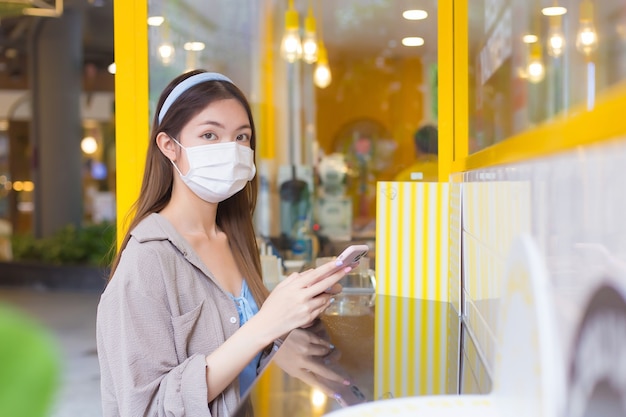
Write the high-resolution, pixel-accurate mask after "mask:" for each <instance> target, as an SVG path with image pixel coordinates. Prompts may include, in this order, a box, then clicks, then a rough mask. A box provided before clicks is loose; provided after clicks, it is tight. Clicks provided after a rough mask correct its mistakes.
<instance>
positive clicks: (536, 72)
mask: <svg viewBox="0 0 626 417" xmlns="http://www.w3.org/2000/svg"><path fill="white" fill-rule="evenodd" d="M526 75H527V76H528V81H530V82H531V83H533V84H537V83H539V82H541V81H542V80H543V77H544V76H545V75H546V68H545V66H544V65H543V60H542V59H541V46H539V44H538V43H534V44H532V48H531V51H530V58H529V60H528V67H527V69H526Z"/></svg>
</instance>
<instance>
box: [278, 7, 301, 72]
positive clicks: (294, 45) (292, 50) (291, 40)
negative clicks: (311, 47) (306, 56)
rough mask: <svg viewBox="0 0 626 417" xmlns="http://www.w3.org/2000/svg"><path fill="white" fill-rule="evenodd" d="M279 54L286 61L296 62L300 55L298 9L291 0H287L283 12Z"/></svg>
mask: <svg viewBox="0 0 626 417" xmlns="http://www.w3.org/2000/svg"><path fill="white" fill-rule="evenodd" d="M280 54H281V56H282V57H283V59H284V60H286V61H287V62H296V61H297V60H298V59H300V58H301V57H302V42H301V41H300V25H299V23H298V11H297V10H296V9H295V8H294V7H293V0H289V8H288V9H287V11H286V12H285V33H284V34H283V40H282V42H281V44H280Z"/></svg>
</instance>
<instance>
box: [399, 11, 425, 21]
mask: <svg viewBox="0 0 626 417" xmlns="http://www.w3.org/2000/svg"><path fill="white" fill-rule="evenodd" d="M402 17H404V18H405V19H406V20H423V19H426V18H427V17H428V13H427V12H426V10H417V9H416V10H405V11H403V12H402Z"/></svg>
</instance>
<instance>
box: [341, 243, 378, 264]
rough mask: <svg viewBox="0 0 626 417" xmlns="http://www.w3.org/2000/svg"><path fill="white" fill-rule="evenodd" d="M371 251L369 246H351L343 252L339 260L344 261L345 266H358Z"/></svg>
mask: <svg viewBox="0 0 626 417" xmlns="http://www.w3.org/2000/svg"><path fill="white" fill-rule="evenodd" d="M369 249H370V248H369V247H368V246H367V245H350V246H348V247H347V248H346V249H344V251H343V252H341V254H340V255H339V256H338V257H337V260H338V261H342V262H343V265H344V266H349V265H353V264H356V263H358V262H359V261H360V260H361V258H362V257H364V256H365V255H367V252H368V251H369Z"/></svg>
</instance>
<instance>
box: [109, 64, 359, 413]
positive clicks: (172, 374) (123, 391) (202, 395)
mask: <svg viewBox="0 0 626 417" xmlns="http://www.w3.org/2000/svg"><path fill="white" fill-rule="evenodd" d="M255 147H256V137H255V132H254V124H253V121H252V114H251V110H250V106H249V104H248V102H247V101H246V99H245V97H244V95H243V94H242V92H241V91H240V90H239V89H238V88H237V87H236V86H235V85H234V84H233V83H232V81H230V80H229V79H228V78H226V77H225V76H223V75H221V74H216V73H207V72H202V71H193V72H189V73H186V74H183V75H181V76H179V77H177V78H176V79H174V80H173V81H172V82H171V83H170V85H169V86H168V87H167V88H166V89H165V90H164V91H163V93H162V95H161V97H160V99H159V103H158V106H157V114H156V116H155V120H154V123H153V126H152V134H151V138H150V144H149V147H148V155H147V160H146V166H145V172H144V177H143V183H142V187H141V193H140V197H139V199H138V200H137V202H136V203H135V206H134V208H135V216H134V219H133V220H132V222H131V224H130V227H129V232H128V233H127V234H126V236H125V237H124V240H123V241H122V244H121V247H120V251H119V253H118V255H117V258H116V259H115V261H114V263H113V268H112V271H111V277H110V280H109V283H108V285H107V288H106V290H105V291H104V293H103V294H102V297H101V300H100V303H99V305H98V317H97V344H98V357H99V361H100V368H101V388H102V402H103V411H104V417H110V416H125V417H126V416H129V417H130V416H133V417H134V416H148V415H149V416H165V415H167V416H194V417H195V416H209V415H212V416H227V415H229V414H230V413H231V412H232V411H233V410H234V409H235V408H236V406H237V404H238V401H239V398H240V395H241V394H242V393H243V392H245V390H246V389H247V388H248V387H249V386H250V384H251V382H252V380H253V379H254V377H255V376H256V375H257V373H258V370H259V369H260V368H261V363H262V362H263V359H266V358H267V356H268V352H269V351H271V350H272V349H271V348H272V345H273V344H274V342H275V341H276V340H279V339H280V338H281V336H283V335H285V334H287V333H288V332H289V331H291V330H293V329H295V328H298V327H303V326H307V325H308V324H310V323H311V322H312V321H313V320H314V319H315V318H316V317H317V316H318V315H319V314H320V313H321V312H322V311H323V310H324V309H325V308H326V307H327V306H328V305H329V303H330V297H331V296H332V293H333V292H336V291H337V290H338V289H340V286H339V285H338V284H337V281H339V279H341V278H342V277H343V276H344V275H345V274H346V273H347V272H349V271H350V269H351V268H350V266H345V267H344V266H343V265H337V266H336V265H335V264H334V263H333V262H330V263H328V264H325V265H323V266H320V267H318V268H317V269H314V270H309V271H306V272H304V273H301V274H292V275H290V276H289V277H288V278H287V279H285V280H284V281H283V282H281V283H280V284H279V285H278V286H277V287H276V288H275V289H274V290H273V291H272V293H271V294H268V292H267V290H266V289H265V287H264V286H263V282H262V278H261V267H260V260H259V254H258V249H257V246H256V240H255V235H254V229H253V223H252V213H253V210H254V206H255V199H256V195H257V186H256V181H255V173H256V170H255V166H254V149H255ZM329 288H331V290H330V291H326V290H328V289H329Z"/></svg>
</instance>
